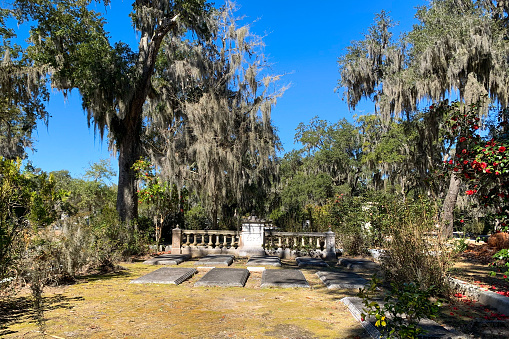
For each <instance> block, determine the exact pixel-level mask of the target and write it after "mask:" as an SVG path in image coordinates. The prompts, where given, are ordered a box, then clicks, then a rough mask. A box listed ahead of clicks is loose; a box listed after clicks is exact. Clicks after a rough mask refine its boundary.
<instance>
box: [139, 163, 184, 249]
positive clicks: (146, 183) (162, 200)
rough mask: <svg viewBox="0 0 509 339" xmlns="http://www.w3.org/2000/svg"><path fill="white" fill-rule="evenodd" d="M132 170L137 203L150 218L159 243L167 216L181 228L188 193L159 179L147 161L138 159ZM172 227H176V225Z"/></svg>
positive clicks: (152, 166)
mask: <svg viewBox="0 0 509 339" xmlns="http://www.w3.org/2000/svg"><path fill="white" fill-rule="evenodd" d="M133 169H134V171H135V173H136V175H137V178H138V180H139V183H140V184H139V186H140V189H139V190H138V191H137V193H138V199H139V200H138V201H139V203H140V204H143V207H144V210H143V211H144V212H145V213H146V214H147V216H149V217H152V218H153V220H154V227H155V240H156V243H159V242H160V241H161V237H162V232H163V225H164V224H165V221H166V220H167V218H168V216H171V217H172V218H173V220H172V221H173V222H174V223H176V224H178V223H180V225H181V226H182V224H183V214H184V210H187V209H188V192H187V189H186V188H183V189H181V190H178V189H177V186H176V185H173V184H171V183H170V182H168V181H163V180H162V179H161V176H160V173H158V172H157V171H156V169H155V167H154V165H152V164H151V163H150V162H149V161H147V160H144V159H140V160H138V161H136V162H135V163H134V166H133ZM176 224H175V225H174V226H177V225H176Z"/></svg>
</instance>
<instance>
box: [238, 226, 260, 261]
mask: <svg viewBox="0 0 509 339" xmlns="http://www.w3.org/2000/svg"><path fill="white" fill-rule="evenodd" d="M264 243H265V220H260V219H258V218H257V217H255V216H251V217H249V218H248V219H244V220H242V232H241V234H240V244H239V249H238V253H239V256H240V257H251V256H265V249H264V248H263V245H264Z"/></svg>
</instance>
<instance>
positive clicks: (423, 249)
mask: <svg viewBox="0 0 509 339" xmlns="http://www.w3.org/2000/svg"><path fill="white" fill-rule="evenodd" d="M383 206H385V207H384V208H385V213H384V218H387V222H384V224H385V226H384V231H383V232H384V235H385V241H384V249H385V252H384V255H383V256H382V257H381V264H382V265H381V267H382V270H383V272H384V274H385V277H386V278H387V279H388V280H389V281H393V282H395V283H396V284H398V285H401V284H404V283H410V282H416V283H417V284H418V285H419V286H421V287H422V288H424V289H427V288H430V287H431V286H434V287H435V289H436V291H437V292H440V293H448V284H447V276H446V274H447V271H448V269H449V268H450V265H451V263H452V259H451V253H450V251H449V250H448V249H447V247H446V243H445V241H444V240H443V238H442V237H441V234H440V228H439V227H438V226H439V221H438V220H439V219H438V213H437V208H436V206H435V205H434V204H433V203H432V202H431V201H428V200H426V199H420V200H415V201H413V200H408V201H407V202H397V201H392V202H391V203H390V204H385V205H383Z"/></svg>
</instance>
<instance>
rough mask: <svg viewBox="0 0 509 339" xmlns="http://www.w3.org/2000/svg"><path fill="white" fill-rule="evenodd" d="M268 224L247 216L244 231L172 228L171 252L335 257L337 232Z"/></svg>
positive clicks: (243, 224) (330, 258)
mask: <svg viewBox="0 0 509 339" xmlns="http://www.w3.org/2000/svg"><path fill="white" fill-rule="evenodd" d="M266 226H267V223H266V222H265V221H263V220H258V219H253V218H250V219H246V220H245V221H244V222H243V223H242V231H241V232H238V231H222V230H182V229H179V228H175V229H173V235H172V246H171V253H173V254H190V255H192V256H203V255H207V254H233V255H235V256H240V257H250V256H253V255H266V254H269V255H278V256H279V257H281V258H292V257H296V256H303V255H310V256H319V257H322V258H324V259H328V260H334V259H335V258H336V238H335V234H334V232H331V231H329V232H277V231H274V230H271V229H268V228H267V227H266Z"/></svg>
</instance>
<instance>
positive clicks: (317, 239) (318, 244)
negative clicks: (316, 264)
mask: <svg viewBox="0 0 509 339" xmlns="http://www.w3.org/2000/svg"><path fill="white" fill-rule="evenodd" d="M316 248H317V249H320V238H319V237H317V238H316Z"/></svg>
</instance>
